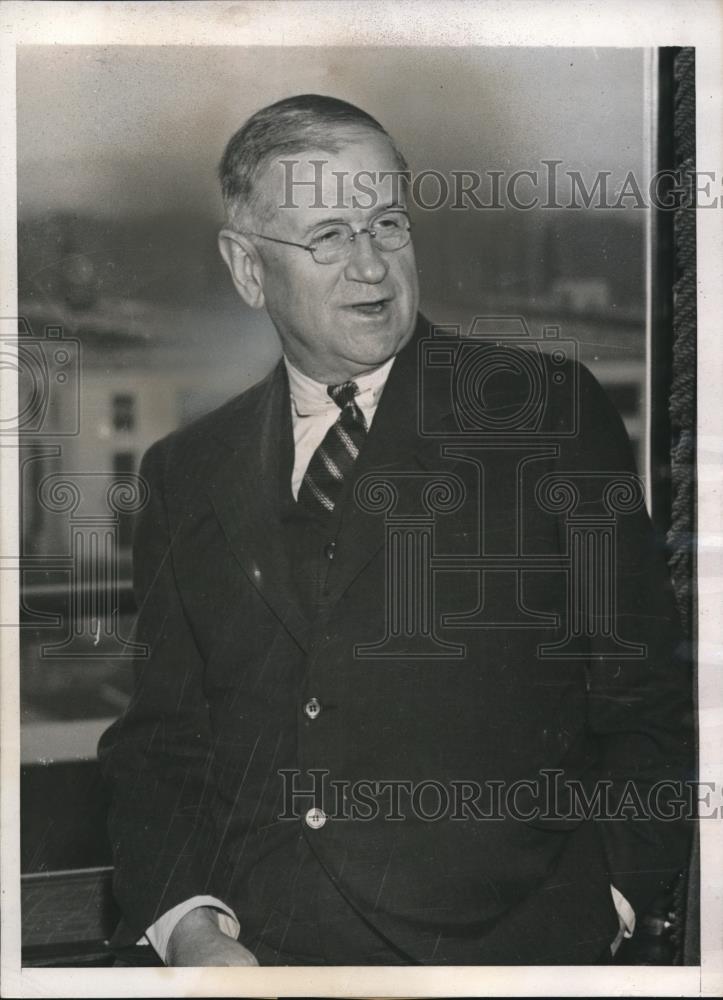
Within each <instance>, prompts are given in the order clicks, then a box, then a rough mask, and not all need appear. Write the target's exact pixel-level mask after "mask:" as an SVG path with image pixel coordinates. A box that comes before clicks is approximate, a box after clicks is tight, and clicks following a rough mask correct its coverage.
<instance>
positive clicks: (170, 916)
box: [137, 896, 241, 962]
mask: <svg viewBox="0 0 723 1000" xmlns="http://www.w3.org/2000/svg"><path fill="white" fill-rule="evenodd" d="M201 906H208V907H211V908H212V909H214V910H216V920H217V921H218V927H219V930H220V931H222V932H223V933H224V934H227V935H228V936H229V937H232V938H237V937H238V933H239V930H240V929H241V925H240V924H239V922H238V920H237V919H236V914H235V913H234V912H233V910H231V909H229V907H228V906H226V904H225V903H222V902H221V900H220V899H216V897H215V896H192V897H191V898H190V899H186V900H184V901H183V902H182V903H179V904H178V905H177V906H174V907H173V908H172V909H170V910H167V911H166V913H164V914H163V916H162V917H159V918H158V920H156V922H155V923H153V924H151V926H150V927H149V928H148V929H147V931H146V933H145V935H144V936H143V937H142V938H141V939H140V941H138V942H137V943H138V944H150V945H152V946H153V949H154V950H155V951H156V952H157V953H158V957H159V958H160V959H161V961H163V962H165V961H166V951H167V949H168V942H169V940H170V937H171V934H172V933H173V931H174V930H175V929H176V924H177V923H178V922H179V920H180V919H181V918H182V917H185V916H186V914H187V913H190V912H191V910H196V909H198V908H199V907H201Z"/></svg>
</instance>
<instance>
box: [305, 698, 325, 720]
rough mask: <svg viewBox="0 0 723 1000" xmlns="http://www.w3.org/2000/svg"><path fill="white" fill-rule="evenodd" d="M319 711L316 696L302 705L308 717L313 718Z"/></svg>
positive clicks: (319, 705)
mask: <svg viewBox="0 0 723 1000" xmlns="http://www.w3.org/2000/svg"><path fill="white" fill-rule="evenodd" d="M320 711H321V704H320V703H319V699H318V698H310V699H309V700H308V701H307V703H306V704H305V705H304V712H305V713H306V715H308V716H309V718H310V719H315V718H316V717H317V715H318V714H319V712H320Z"/></svg>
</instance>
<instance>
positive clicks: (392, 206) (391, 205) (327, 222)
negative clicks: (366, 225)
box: [299, 201, 407, 239]
mask: <svg viewBox="0 0 723 1000" xmlns="http://www.w3.org/2000/svg"><path fill="white" fill-rule="evenodd" d="M393 210H398V211H400V212H404V213H405V214H406V212H407V206H406V205H403V204H402V203H401V202H399V201H390V202H388V203H387V204H382V205H376V206H375V207H374V210H373V213H372V215H371V217H370V219H369V221H370V222H371V221H372V220H373V219H375V218H376V217H377V216H378V215H382V214H383V213H384V212H391V211H393ZM370 211H371V209H370ZM340 224H343V225H345V226H348V225H351V223H350V222H349V220H348V219H340V218H339V216H336V215H335V216H330V217H329V218H328V219H320V220H319V221H318V222H312V223H311V225H309V226H306V227H305V228H304V229H303V230H302V231H301V233H300V234H299V235H300V236H301V237H302V239H304V238H306V237H307V236H309V235H310V234H311V233H312V232H313V231H314V230H315V229H319V228H321V226H333V225H340Z"/></svg>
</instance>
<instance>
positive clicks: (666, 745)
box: [560, 366, 694, 915]
mask: <svg viewBox="0 0 723 1000" xmlns="http://www.w3.org/2000/svg"><path fill="white" fill-rule="evenodd" d="M578 371H579V390H580V391H579V408H578V413H579V432H578V433H577V434H576V435H575V437H574V438H573V440H572V441H571V442H570V443H568V444H567V445H565V446H563V448H562V453H561V456H560V461H561V466H560V468H561V471H563V472H564V471H565V470H569V472H570V474H571V479H572V481H573V482H574V483H575V485H576V487H577V489H578V491H579V496H580V506H579V507H578V511H577V513H578V514H581V515H582V516H583V517H592V520H595V517H596V515H597V514H600V515H601V516H603V517H604V516H605V515H606V513H607V514H608V516H609V507H610V503H609V501H610V494H608V507H607V508H606V507H605V505H604V504H603V505H602V506H601V502H600V501H601V495H602V493H604V491H605V490H606V489H608V488H609V489H613V487H614V484H615V482H616V481H617V482H620V480H621V478H622V479H625V478H626V477H627V479H628V481H631V479H630V477H631V476H635V475H636V470H635V462H634V458H633V454H632V448H631V446H630V441H629V439H628V436H627V433H626V430H625V427H624V425H623V422H622V420H621V418H620V416H619V414H618V413H617V411H616V410H615V408H614V407H613V405H612V404H611V403H610V401H609V400H608V398H607V396H606V394H605V392H604V391H603V390H602V388H601V387H600V386H599V384H598V383H597V382H596V380H595V379H594V378H593V376H592V375H591V374H590V373H589V372H588V371H587V369H585V368H583V367H582V366H580V367H579V369H578ZM581 471H582V473H583V474H582V476H580V474H579V473H580V472H581ZM613 506H614V505H613ZM630 507H632V508H635V509H630V510H627V509H626V505H625V503H623V504H622V507H621V509H619V510H618V511H617V512H615V513H614V515H613V516H614V522H615V527H614V531H615V544H614V549H613V556H614V561H613V564H612V572H611V576H612V579H610V580H603V581H602V582H601V581H599V580H598V581H593V580H588V581H587V585H586V587H583V588H582V589H580V587H579V581H578V585H576V584H575V581H573V580H571V584H572V585H574V586H575V587H576V589H575V592H576V593H577V594H578V595H580V594H582V593H588V594H589V592H590V588H592V587H593V585H596V586H600V585H602V586H608V585H609V591H608V593H609V595H610V598H609V599H610V600H611V601H612V606H613V607H614V615H613V627H614V630H615V633H616V635H617V636H618V637H619V638H620V639H621V640H622V641H623V642H625V643H628V644H631V646H637V647H638V652H637V654H636V655H632V656H621V657H619V658H618V657H616V656H612V657H601V656H599V655H595V654H596V650H595V642H594V640H593V641H591V648H590V655H589V656H588V657H587V659H586V662H585V665H584V666H585V670H586V675H587V677H586V679H587V692H588V694H587V727H588V730H589V732H590V734H591V738H592V741H593V743H594V744H595V745H596V750H597V767H596V768H595V770H594V774H593V779H594V780H595V781H597V782H599V783H600V788H601V789H602V790H603V791H604V792H605V794H606V796H607V797H606V798H605V799H604V801H605V802H606V807H605V808H606V812H607V813H608V818H603V819H602V820H601V822H600V823H599V824H598V825H599V828H600V830H601V835H602V837H603V841H604V846H605V851H606V856H607V861H608V865H609V872H610V881H611V883H612V884H613V885H614V886H615V887H616V888H617V889H618V890H619V891H620V892H621V893H622V894H623V896H624V897H625V898H626V899H627V900H628V901H629V903H630V904H631V906H632V908H633V910H634V911H635V913H636V914H638V915H642V914H643V913H644V912H645V909H646V907H647V906H649V905H650V903H651V902H652V901H653V899H654V897H655V896H656V895H658V894H659V893H660V892H661V891H662V890H664V889H665V887H666V886H667V885H668V884H669V883H670V882H671V880H672V879H673V878H674V877H675V875H676V874H677V873H678V872H679V871H680V870H681V869H683V868H684V867H685V865H686V862H687V856H688V849H689V837H690V830H689V826H688V824H687V823H686V820H685V819H684V818H683V816H684V814H685V813H686V809H685V807H684V806H683V804H682V803H683V802H684V801H685V798H686V796H685V794H684V790H685V783H686V782H690V781H692V780H693V778H694V770H693V768H694V764H693V745H694V741H693V731H692V728H693V727H692V721H693V712H692V681H691V672H690V662H689V652H688V646H687V644H686V643H685V642H684V640H683V637H682V632H681V628H680V624H679V619H678V614H677V610H676V605H675V599H674V595H673V591H672V587H671V584H670V579H669V575H668V570H667V565H666V560H665V554H664V544H663V541H662V539H660V538H659V537H658V536H657V534H656V532H655V531H654V529H653V526H652V524H651V522H650V519H649V517H648V515H647V512H646V510H645V507H644V505H643V504H642V503H640V504H639V505H637V506H636V505H635V503H634V502H633V503H632V504H630ZM681 792H682V793H683V795H682V796H681Z"/></svg>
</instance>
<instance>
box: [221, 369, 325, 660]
mask: <svg viewBox="0 0 723 1000" xmlns="http://www.w3.org/2000/svg"><path fill="white" fill-rule="evenodd" d="M249 396H250V400H249V398H248V397H249ZM215 434H216V437H217V438H218V440H219V441H221V442H223V445H224V447H223V448H219V451H218V458H217V461H216V463H215V465H214V466H213V467H212V472H211V474H210V476H209V481H208V483H207V491H208V493H209V495H210V497H211V502H212V504H213V507H214V510H215V511H216V516H217V517H218V519H219V521H220V522H221V526H222V528H223V531H224V534H225V536H226V540H227V542H228V544H229V546H230V548H231V550H232V551H233V553H234V555H235V557H236V559H237V560H238V561H239V563H240V564H241V566H242V567H243V569H244V571H245V572H246V574H247V576H248V578H249V580H250V581H251V583H252V584H253V586H254V587H256V589H257V590H258V591H259V592H260V594H261V595H262V597H263V598H264V600H265V601H266V602H267V603H268V604H269V606H270V607H271V608H272V609H273V611H274V612H275V614H276V615H277V616H278V618H279V619H280V620H281V621H282V623H283V624H284V626H285V627H286V628H287V630H288V631H289V633H290V634H291V635H292V636H293V638H294V639H295V640H296V641H297V642H298V644H299V645H300V646H301V647H302V648H305V647H306V644H307V633H308V629H309V624H308V622H307V620H306V618H305V617H304V615H303V614H302V612H301V609H300V607H299V603H298V599H297V596H296V593H295V591H294V587H293V584H292V579H291V572H290V567H289V562H288V555H287V553H286V549H285V546H284V544H283V539H282V533H281V526H280V491H279V489H278V484H279V482H280V479H281V476H282V475H286V474H287V473H288V477H289V479H290V477H291V469H290V467H289V468H288V469H287V468H285V467H284V468H282V467H281V463H282V462H283V461H284V457H285V456H286V455H288V454H293V451H292V449H293V442H292V441H290V440H289V439H290V435H291V415H290V408H289V389H288V381H287V377H286V371H285V368H284V365H283V363H281V362H280V363H279V364H278V365H277V366H276V368H275V369H274V370H273V371H272V372H271V374H270V375H268V376H267V377H266V379H264V381H263V382H262V383H260V384H259V385H258V386H255V387H254V388H253V389H251V390H250V392H249V394H247V395H246V396H244V397H240V398H239V399H238V400H237V401H236V404H235V405H232V406H231V407H230V408H229V409H228V410H227V412H226V413H225V414H224V419H223V420H222V421H221V422H220V423H219V424H218V426H217V428H216V431H215Z"/></svg>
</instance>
